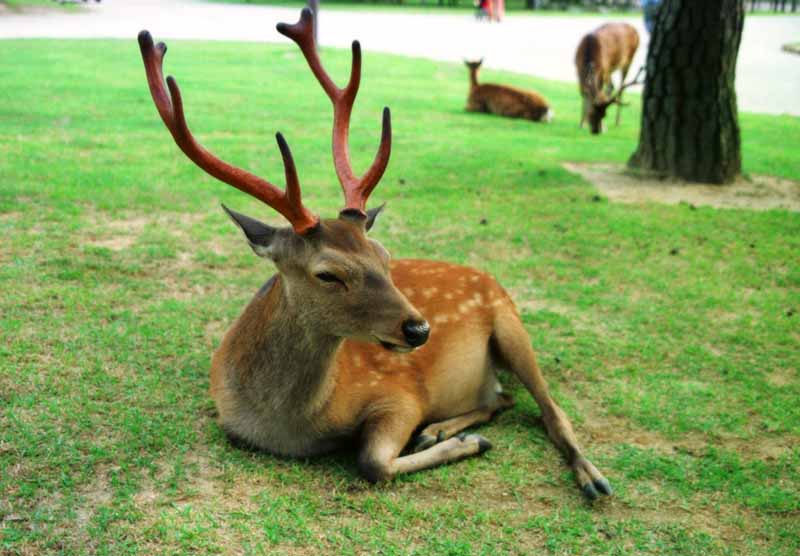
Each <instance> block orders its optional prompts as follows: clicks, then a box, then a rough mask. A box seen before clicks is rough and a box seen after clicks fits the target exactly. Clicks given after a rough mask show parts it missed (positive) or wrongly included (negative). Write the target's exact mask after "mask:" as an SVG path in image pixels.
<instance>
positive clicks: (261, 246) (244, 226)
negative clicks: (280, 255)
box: [222, 205, 279, 258]
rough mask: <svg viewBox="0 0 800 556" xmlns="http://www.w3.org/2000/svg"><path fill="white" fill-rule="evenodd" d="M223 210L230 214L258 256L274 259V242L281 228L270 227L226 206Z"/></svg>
mask: <svg viewBox="0 0 800 556" xmlns="http://www.w3.org/2000/svg"><path fill="white" fill-rule="evenodd" d="M222 209H223V210H224V211H225V212H226V213H228V216H230V217H231V220H233V222H234V223H235V224H236V225H237V226H239V229H241V230H242V231H243V232H244V235H245V237H246V238H247V242H248V243H249V244H250V247H251V248H252V249H253V251H254V252H255V254H256V255H258V256H259V257H268V258H272V253H273V247H274V242H275V239H276V237H277V233H278V230H279V228H273V227H272V226H268V225H267V224H264V223H263V222H259V221H258V220H256V219H255V218H250V217H249V216H245V215H244V214H240V213H238V212H236V211H235V210H231V209H229V208H228V207H226V206H225V205H222Z"/></svg>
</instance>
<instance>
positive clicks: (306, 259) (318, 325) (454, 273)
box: [138, 9, 612, 499]
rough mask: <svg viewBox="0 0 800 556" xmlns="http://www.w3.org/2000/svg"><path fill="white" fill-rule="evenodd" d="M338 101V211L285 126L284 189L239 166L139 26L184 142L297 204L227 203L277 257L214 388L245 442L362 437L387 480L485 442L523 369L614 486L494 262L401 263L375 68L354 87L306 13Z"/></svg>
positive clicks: (604, 486) (313, 53)
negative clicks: (312, 203) (353, 126)
mask: <svg viewBox="0 0 800 556" xmlns="http://www.w3.org/2000/svg"><path fill="white" fill-rule="evenodd" d="M277 29H278V31H279V32H280V33H282V34H283V35H285V36H286V37H288V38H290V39H291V40H292V41H294V42H295V43H296V44H297V46H298V47H299V48H300V51H301V52H302V54H303V56H304V57H305V60H306V62H307V64H308V66H309V68H310V69H311V72H312V73H313V74H314V76H315V77H316V80H317V81H318V82H319V84H320V86H321V87H322V89H323V90H324V91H325V93H326V95H327V96H328V98H329V99H330V100H331V103H332V105H333V137H332V146H333V149H332V150H333V163H334V169H335V171H336V176H337V178H338V181H339V183H340V185H341V188H342V192H343V194H344V208H343V209H342V210H341V211H340V212H339V214H338V216H337V217H335V218H325V219H323V218H320V217H319V216H317V215H316V214H315V213H314V212H312V211H310V210H309V209H308V208H306V207H305V205H304V203H303V200H302V196H301V188H300V182H299V179H298V174H297V169H296V166H295V163H294V159H293V157H292V154H291V151H290V149H289V145H288V143H287V141H286V140H285V139H284V137H283V135H282V134H280V133H278V134H277V135H276V139H277V143H278V148H279V150H280V153H281V157H282V160H283V166H284V176H285V181H286V186H285V189H283V190H282V189H281V188H280V187H278V186H276V185H273V184H272V183H270V182H268V181H266V180H264V179H262V178H260V177H257V176H256V175H254V174H252V173H250V172H248V171H247V170H244V169H242V168H239V167H236V166H233V165H231V164H229V163H227V162H225V161H223V160H222V159H220V158H218V157H217V156H216V155H214V154H213V153H211V152H210V151H208V150H207V149H205V148H204V147H203V146H202V145H200V144H199V143H198V142H197V141H196V140H195V138H194V136H193V135H192V133H191V131H190V130H189V127H188V125H187V122H186V117H185V115H184V110H183V99H182V96H181V92H180V89H179V88H178V84H177V82H176V80H175V79H174V78H173V77H172V76H168V77H167V78H166V86H165V81H164V78H163V69H162V66H163V59H164V55H165V53H166V50H167V47H166V45H165V44H164V43H158V44H155V45H154V44H153V39H152V37H151V35H150V33H148V32H147V31H142V32H141V33H140V34H139V38H138V39H139V45H140V50H141V54H142V58H143V61H144V66H145V73H146V76H147V82H148V86H149V89H150V94H151V96H152V99H153V102H154V103H155V105H156V109H157V111H158V113H159V115H160V117H161V119H162V121H163V122H164V124H165V125H166V127H167V130H168V131H169V132H170V134H171V135H172V138H173V139H174V141H175V143H176V144H177V146H178V147H179V148H180V149H181V151H183V153H184V154H185V155H186V156H187V157H188V158H189V159H190V160H191V161H193V162H194V163H195V164H196V165H197V166H199V167H200V168H201V169H202V170H204V171H205V172H207V173H208V174H210V175H211V176H213V177H215V178H216V179H218V180H220V181H222V182H224V183H227V184H229V185H231V186H233V187H235V188H237V189H239V190H241V191H243V192H245V193H247V194H249V195H251V196H253V197H255V198H256V199H259V200H261V201H262V202H264V203H265V204H266V205H268V206H269V207H271V208H272V209H274V210H275V211H276V212H278V213H279V214H280V215H282V216H283V217H284V218H285V219H286V220H287V221H288V223H289V226H285V227H281V226H271V225H268V224H265V223H263V222H261V221H259V220H257V219H255V218H252V217H250V216H246V215H244V214H241V213H238V212H236V211H234V210H232V209H230V208H228V207H226V206H225V205H223V206H222V208H223V210H224V211H225V212H226V213H227V215H228V216H229V217H230V218H231V219H232V220H233V222H234V223H235V224H236V225H237V226H238V227H239V229H240V230H241V232H242V233H243V234H244V236H245V239H246V241H247V243H248V244H249V246H250V248H251V249H252V250H253V252H254V253H255V254H256V255H257V256H259V257H262V258H264V259H266V260H268V261H271V263H272V264H273V265H274V266H275V267H276V269H277V272H276V273H275V274H274V275H273V276H272V277H271V278H269V279H268V280H267V281H266V283H265V284H264V285H263V286H262V287H261V289H260V290H258V292H257V293H256V294H255V295H254V296H253V298H252V299H251V300H250V302H249V303H248V304H247V306H246V307H245V308H244V310H243V312H242V313H241V315H240V316H239V317H238V319H237V320H236V321H235V323H234V324H233V325H232V326H231V327H230V329H229V330H228V331H227V332H226V334H225V335H224V337H223V339H222V341H221V343H220V345H219V347H218V348H217V350H216V351H215V352H214V354H213V356H212V360H211V374H210V387H209V392H210V395H211V397H212V398H213V400H214V403H215V405H216V410H217V414H218V417H217V418H218V423H219V426H220V427H221V429H222V430H223V431H224V433H225V434H226V436H227V437H228V439H229V440H230V441H231V442H232V443H233V444H234V445H240V446H246V447H250V448H253V449H256V450H259V451H264V452H268V453H271V454H275V455H279V456H284V457H302V458H306V457H312V456H317V455H320V454H324V453H326V452H330V451H332V450H337V449H340V448H342V447H348V446H353V445H354V444H355V446H357V452H358V455H357V458H356V462H357V469H358V472H359V474H360V475H361V476H362V477H363V478H364V479H366V480H367V481H369V482H379V481H387V480H390V479H392V478H393V477H395V476H397V475H398V474H403V473H411V472H416V471H420V470H424V469H428V468H431V467H434V466H438V465H441V464H446V463H450V462H455V461H457V460H461V459H463V458H467V457H470V456H477V455H478V454H481V453H484V452H486V451H487V450H488V449H490V448H491V447H492V444H491V443H490V442H489V440H487V439H486V438H484V437H483V436H481V435H479V434H476V433H467V432H465V431H466V429H468V428H469V427H473V426H475V425H478V424H481V423H485V422H488V421H489V420H490V419H491V418H492V417H493V416H494V415H495V414H496V413H498V412H500V411H502V410H505V409H508V408H509V407H511V406H512V405H513V399H512V398H511V396H509V395H508V394H507V393H506V392H504V391H503V388H502V387H501V386H500V383H499V382H498V379H497V375H496V372H495V370H496V369H500V368H506V369H509V370H510V371H511V372H512V373H514V374H515V375H516V376H517V377H518V378H519V380H520V381H521V382H522V383H523V384H524V385H525V387H526V388H527V389H528V391H529V392H530V393H531V394H532V395H533V397H534V399H535V400H536V402H537V403H538V406H539V408H540V410H541V413H542V420H543V422H544V425H545V428H546V430H547V433H548V435H549V437H550V438H551V439H552V441H553V443H554V444H555V446H556V447H557V448H558V449H559V450H560V451H561V453H562V454H563V455H564V457H565V458H566V460H567V462H568V463H569V465H570V466H571V467H572V469H573V470H574V473H575V476H576V479H577V483H578V485H579V487H580V488H581V489H582V491H583V493H584V494H585V495H586V496H587V497H589V498H590V499H595V498H597V497H598V496H600V495H610V494H611V493H612V490H611V486H610V485H609V482H608V480H607V479H606V478H605V477H604V476H603V475H602V474H601V473H600V472H599V471H598V470H597V468H596V467H595V466H594V465H592V463H591V462H590V461H589V460H588V459H587V458H586V457H585V456H584V455H583V452H582V451H581V449H580V447H579V445H578V441H577V439H576V436H575V433H574V431H573V428H572V425H571V423H570V421H569V419H568V417H567V416H566V414H565V413H564V411H563V410H562V409H561V408H560V407H559V406H558V405H557V404H556V402H555V401H554V400H553V398H552V397H551V396H550V394H549V391H548V387H547V383H546V382H545V380H544V378H543V376H542V373H541V371H540V369H539V367H538V365H537V361H536V356H535V354H534V351H533V348H532V347H531V343H530V338H529V337H528V334H527V332H526V330H525V328H524V327H523V325H522V322H521V320H520V317H519V314H518V313H517V311H516V309H515V306H514V303H513V301H512V300H511V298H510V297H509V295H508V294H507V293H506V291H505V290H504V289H503V288H502V287H501V286H500V285H499V284H498V283H497V281H495V280H494V279H493V278H492V277H491V276H489V275H488V274H486V273H484V272H481V271H479V270H476V269H472V268H468V267H463V266H458V265H455V264H450V263H445V262H436V261H431V260H417V259H400V260H395V259H392V258H391V257H390V255H389V253H388V251H387V250H386V249H385V248H384V247H383V246H382V245H381V244H380V243H379V242H378V241H377V240H376V239H374V238H372V237H370V236H369V235H368V233H369V232H370V231H371V229H372V228H373V226H374V225H375V223H376V220H377V217H378V215H379V214H380V213H381V211H382V209H383V207H384V205H380V206H377V207H372V208H369V209H367V206H366V205H367V200H368V198H369V196H370V194H371V193H372V191H373V190H374V189H375V187H376V185H377V184H378V182H379V181H380V180H381V177H382V176H383V173H384V171H385V170H386V168H387V165H388V162H389V156H390V152H391V146H392V130H391V116H390V111H389V108H388V107H387V108H384V110H383V120H382V131H381V138H380V143H379V145H378V151H377V154H376V155H375V158H374V160H373V161H372V163H371V165H370V166H369V168H368V169H367V170H366V172H365V173H364V174H362V175H361V176H357V175H356V174H355V173H354V170H353V168H352V166H351V163H350V149H349V139H348V135H349V126H350V115H351V111H352V107H353V103H354V101H355V98H356V94H357V92H358V89H359V84H360V80H361V47H360V45H359V43H358V41H354V42H353V43H352V63H351V71H350V78H349V81H348V83H347V85H346V86H345V87H344V88H339V87H338V86H337V85H336V84H335V83H334V81H333V80H332V79H331V77H330V76H329V75H328V73H327V72H326V70H325V69H324V68H323V66H322V63H321V61H320V58H319V55H318V52H317V50H316V46H315V42H314V38H313V29H314V18H313V15H312V13H311V12H310V11H309V10H308V9H303V10H302V12H301V14H300V19H299V21H297V22H296V23H294V24H286V23H280V24H278V26H277Z"/></svg>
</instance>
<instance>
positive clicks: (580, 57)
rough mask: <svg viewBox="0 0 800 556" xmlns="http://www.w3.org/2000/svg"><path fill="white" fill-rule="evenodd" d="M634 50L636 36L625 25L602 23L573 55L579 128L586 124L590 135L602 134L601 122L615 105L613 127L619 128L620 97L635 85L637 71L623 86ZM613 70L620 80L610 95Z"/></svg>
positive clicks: (585, 37)
mask: <svg viewBox="0 0 800 556" xmlns="http://www.w3.org/2000/svg"><path fill="white" fill-rule="evenodd" d="M638 48H639V33H637V31H636V29H635V28H634V27H633V26H632V25H629V24H627V23H606V24H605V25H601V26H600V27H598V28H597V29H595V30H594V31H592V32H591V33H589V34H587V35H585V36H584V37H583V38H582V39H581V42H580V43H579V44H578V50H577V51H576V52H575V67H576V68H577V70H578V87H579V91H580V94H581V97H582V98H583V110H582V111H581V123H580V127H583V123H584V122H585V121H586V120H588V121H589V127H590V129H591V132H592V133H593V134H595V135H597V134H599V133H602V131H603V119H604V118H605V116H606V111H607V110H608V107H609V106H611V105H612V104H616V105H617V120H616V125H619V122H620V116H621V114H620V113H621V111H622V106H624V103H623V102H622V93H623V92H624V91H625V89H627V88H628V87H631V86H632V85H637V84H638V83H639V81H638V78H639V75H640V74H641V69H640V70H639V73H638V74H637V75H636V78H635V79H634V80H633V81H631V82H630V83H625V78H626V77H627V75H628V70H629V69H630V67H631V64H632V63H633V57H634V56H635V55H636V50H637V49H638ZM617 70H619V71H620V72H621V74H622V78H621V80H620V87H619V89H617V92H616V93H613V94H612V92H613V86H614V85H613V82H612V80H611V75H612V73H614V72H615V71H617Z"/></svg>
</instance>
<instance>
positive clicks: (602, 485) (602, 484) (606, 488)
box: [594, 478, 614, 496]
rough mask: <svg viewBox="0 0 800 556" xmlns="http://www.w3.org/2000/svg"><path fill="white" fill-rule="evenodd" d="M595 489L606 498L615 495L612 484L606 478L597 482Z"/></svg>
mask: <svg viewBox="0 0 800 556" xmlns="http://www.w3.org/2000/svg"><path fill="white" fill-rule="evenodd" d="M594 488H596V489H597V490H598V491H600V492H601V493H603V494H605V495H606V496H611V495H612V494H614V489H613V488H611V484H610V483H609V482H608V480H607V479H605V478H603V479H597V480H595V481H594Z"/></svg>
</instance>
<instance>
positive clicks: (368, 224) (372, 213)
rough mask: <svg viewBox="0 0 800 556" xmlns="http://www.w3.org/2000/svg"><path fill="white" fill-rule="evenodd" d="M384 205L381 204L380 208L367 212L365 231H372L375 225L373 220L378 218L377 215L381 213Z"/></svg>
mask: <svg viewBox="0 0 800 556" xmlns="http://www.w3.org/2000/svg"><path fill="white" fill-rule="evenodd" d="M385 206H386V203H382V204H381V205H380V206H378V207H375V208H371V209H368V210H367V221H366V223H365V224H364V227H365V228H366V230H367V231H370V230H371V229H372V225H373V224H375V219H376V218H378V215H379V214H380V213H381V212H382V211H383V209H384V207H385Z"/></svg>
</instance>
